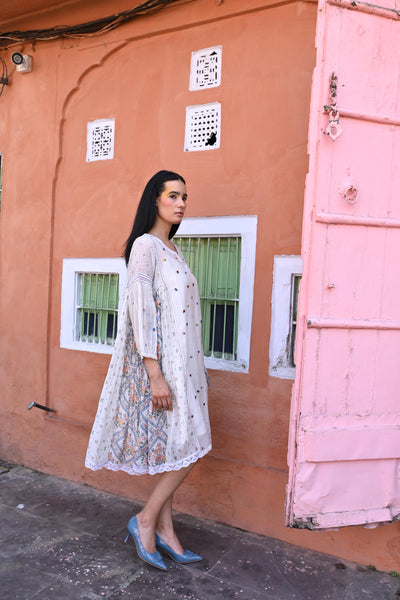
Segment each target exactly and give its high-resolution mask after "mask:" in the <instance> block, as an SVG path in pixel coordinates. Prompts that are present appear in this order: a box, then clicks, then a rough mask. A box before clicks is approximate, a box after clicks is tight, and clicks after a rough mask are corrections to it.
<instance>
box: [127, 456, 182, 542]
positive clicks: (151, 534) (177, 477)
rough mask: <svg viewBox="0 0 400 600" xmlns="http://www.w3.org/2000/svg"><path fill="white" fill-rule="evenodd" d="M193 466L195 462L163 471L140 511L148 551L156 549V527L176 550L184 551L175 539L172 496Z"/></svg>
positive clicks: (141, 531)
mask: <svg viewBox="0 0 400 600" xmlns="http://www.w3.org/2000/svg"><path fill="white" fill-rule="evenodd" d="M193 466H194V464H192V465H189V466H188V467H184V468H183V469H179V471H167V472H165V473H163V474H162V475H161V476H160V478H159V480H158V482H157V484H156V486H155V488H154V490H153V492H152V493H151V495H150V498H149V499H148V501H147V502H146V505H145V506H144V508H143V509H142V510H141V511H140V513H138V515H137V519H138V524H139V531H140V537H141V540H142V543H143V546H144V548H145V550H147V552H154V551H155V549H156V546H155V532H156V529H158V530H159V532H160V533H161V532H162V533H163V534H164V535H166V536H167V537H168V539H166V540H165V541H166V542H167V543H169V542H168V540H170V541H171V542H172V543H173V546H171V547H172V548H173V549H175V548H176V551H177V552H179V553H180V552H182V551H183V550H182V547H181V546H180V544H179V542H178V544H177V543H176V542H177V538H176V536H175V538H176V540H174V539H173V535H174V534H173V525H172V497H173V494H174V492H175V491H176V490H177V489H178V487H179V486H180V484H181V483H182V481H183V480H184V479H185V477H186V476H187V475H188V474H189V473H190V471H191V470H192V468H193Z"/></svg>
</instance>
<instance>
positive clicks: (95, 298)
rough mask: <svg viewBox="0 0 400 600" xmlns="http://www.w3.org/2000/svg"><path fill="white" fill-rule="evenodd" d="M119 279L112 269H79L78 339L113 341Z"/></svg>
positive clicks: (115, 329) (94, 341) (109, 342)
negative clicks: (87, 271) (100, 270)
mask: <svg viewBox="0 0 400 600" xmlns="http://www.w3.org/2000/svg"><path fill="white" fill-rule="evenodd" d="M118 292H119V281H118V275H117V274H115V273H108V274H104V273H80V274H79V302H78V322H79V339H80V340H81V341H85V342H93V343H96V344H113V342H114V340H115V338H116V335H117V309H118Z"/></svg>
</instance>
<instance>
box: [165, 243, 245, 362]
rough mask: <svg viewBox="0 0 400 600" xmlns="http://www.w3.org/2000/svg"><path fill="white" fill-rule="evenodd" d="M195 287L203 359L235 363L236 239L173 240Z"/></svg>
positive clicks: (238, 270) (237, 254) (236, 324)
mask: <svg viewBox="0 0 400 600" xmlns="http://www.w3.org/2000/svg"><path fill="white" fill-rule="evenodd" d="M174 241H175V243H176V245H177V246H179V247H180V248H181V250H182V253H183V255H184V256H185V259H186V261H187V263H188V265H189V267H190V269H191V270H192V272H193V273H194V275H195V277H196V279H197V282H198V284H199V292H200V300H201V313H202V321H203V323H202V338H203V349H204V354H205V356H209V357H215V358H222V359H225V360H236V358H237V340H238V316H239V289H240V260H241V238H240V236H218V237H217V236H215V237H214V236H213V237H203V236H201V237H200V236H199V237H194V236H191V237H176V238H175V239H174Z"/></svg>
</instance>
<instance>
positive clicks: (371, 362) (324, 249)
mask: <svg viewBox="0 0 400 600" xmlns="http://www.w3.org/2000/svg"><path fill="white" fill-rule="evenodd" d="M395 1H397V0H388V2H391V5H390V6H388V7H382V8H380V7H377V6H376V5H371V4H367V3H363V2H358V1H357V2H351V1H348V0H338V1H335V0H328V1H326V0H321V1H320V4H319V17H318V25H317V37H316V47H317V64H316V69H315V72H314V79H313V90H312V101H311V113H310V129H309V154H310V167H309V173H308V176H307V182H306V193H305V204H304V223H303V242H302V256H303V266H304V272H303V279H302V283H301V289H300V298H299V307H298V315H297V323H298V325H297V337H296V365H297V366H296V379H295V383H294V386H293V396H292V412H291V424H290V441H289V468H290V472H289V485H288V494H287V514H286V520H287V525H289V526H294V527H309V528H312V529H321V528H329V527H340V526H344V525H352V524H367V523H370V524H373V523H378V522H388V521H392V520H393V519H396V518H399V516H400V22H399V17H398V14H397V12H395V11H394V10H393V9H394V8H395V6H394V2H395ZM324 107H325V108H324ZM339 134H340V135H339Z"/></svg>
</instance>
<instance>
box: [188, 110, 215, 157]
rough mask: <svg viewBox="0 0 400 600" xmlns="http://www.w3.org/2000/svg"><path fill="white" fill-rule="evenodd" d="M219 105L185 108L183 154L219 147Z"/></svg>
mask: <svg viewBox="0 0 400 600" xmlns="http://www.w3.org/2000/svg"><path fill="white" fill-rule="evenodd" d="M220 141H221V103H220V102H213V103H212V104H199V105H197V106H187V107H186V127H185V152H194V151H196V150H213V149H214V148H219V147H220Z"/></svg>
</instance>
